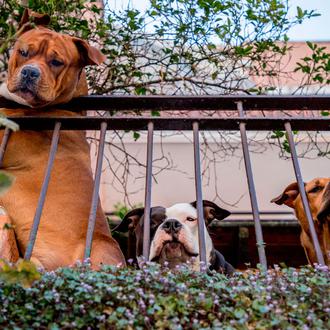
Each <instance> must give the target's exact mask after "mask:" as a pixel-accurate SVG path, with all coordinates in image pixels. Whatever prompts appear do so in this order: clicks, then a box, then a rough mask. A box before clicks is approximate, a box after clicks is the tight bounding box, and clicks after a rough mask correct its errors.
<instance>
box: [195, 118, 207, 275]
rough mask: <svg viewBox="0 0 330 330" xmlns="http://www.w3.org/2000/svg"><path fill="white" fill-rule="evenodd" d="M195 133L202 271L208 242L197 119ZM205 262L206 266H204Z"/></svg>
mask: <svg viewBox="0 0 330 330" xmlns="http://www.w3.org/2000/svg"><path fill="white" fill-rule="evenodd" d="M193 135H194V164H195V188H196V208H197V221H198V243H199V260H200V261H201V264H200V269H201V271H206V268H207V259H206V243H205V221H204V209H203V192H202V172H201V158H200V149H199V124H198V122H197V121H195V122H194V123H193ZM203 264H204V267H203Z"/></svg>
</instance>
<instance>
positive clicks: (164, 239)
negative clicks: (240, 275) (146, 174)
mask: <svg viewBox="0 0 330 330" xmlns="http://www.w3.org/2000/svg"><path fill="white" fill-rule="evenodd" d="M203 208H204V219H205V224H204V225H205V230H204V231H205V242H206V256H207V258H208V267H209V268H210V269H214V270H216V271H219V272H223V273H225V274H228V275H230V274H232V273H233V272H234V271H235V270H234V268H233V266H232V265H231V264H229V263H228V262H226V260H225V258H224V257H223V255H222V254H221V253H220V252H218V251H217V250H215V249H214V247H213V243H212V240H211V237H210V235H209V233H208V231H207V227H208V226H209V225H210V223H211V222H212V221H213V220H215V219H218V220H222V219H224V218H226V217H227V216H229V215H230V212H229V211H227V210H224V209H222V208H220V207H219V206H217V205H216V204H215V203H213V202H210V201H206V200H204V201H203ZM143 214H144V208H137V209H134V210H132V211H130V212H129V213H127V214H126V215H125V217H124V219H123V220H122V222H121V223H120V224H119V225H118V226H117V227H116V228H115V229H114V231H119V232H129V237H128V240H129V242H128V245H129V249H131V250H132V248H133V249H134V250H135V251H134V252H135V253H134V254H135V256H136V258H137V260H138V261H139V260H140V256H141V255H142V248H143V221H144V216H143ZM150 243H151V244H150V254H149V261H155V262H159V263H160V264H164V263H167V265H168V267H170V268H174V267H175V266H176V265H178V264H182V263H186V262H187V261H190V264H191V265H192V268H193V269H195V270H199V258H198V257H199V243H198V224H197V209H196V202H193V203H190V204H189V203H179V204H174V205H173V206H171V207H168V208H164V207H162V206H156V207H152V208H151V219H150ZM131 252H132V251H131ZM129 254H130V255H132V253H129Z"/></svg>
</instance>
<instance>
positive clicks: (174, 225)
mask: <svg viewBox="0 0 330 330" xmlns="http://www.w3.org/2000/svg"><path fill="white" fill-rule="evenodd" d="M181 228H182V224H181V223H180V222H179V221H178V220H176V219H168V220H166V221H165V222H164V223H163V225H162V229H164V230H165V232H166V233H168V234H171V233H177V232H178V231H179V230H180V229H181Z"/></svg>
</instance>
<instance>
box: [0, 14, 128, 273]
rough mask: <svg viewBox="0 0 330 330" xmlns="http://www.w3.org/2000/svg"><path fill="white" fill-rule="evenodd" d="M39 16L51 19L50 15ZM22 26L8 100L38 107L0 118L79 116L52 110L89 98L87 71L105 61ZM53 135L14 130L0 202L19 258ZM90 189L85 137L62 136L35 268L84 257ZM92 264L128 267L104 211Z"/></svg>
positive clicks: (90, 50)
mask: <svg viewBox="0 0 330 330" xmlns="http://www.w3.org/2000/svg"><path fill="white" fill-rule="evenodd" d="M25 16H27V15H25ZM39 18H40V19H42V20H44V19H45V17H44V16H39ZM36 19H38V17H36ZM35 22H37V20H35ZM23 24H25V29H24V31H23V33H22V34H21V35H20V37H19V38H18V40H17V42H16V44H15V46H14V50H13V53H12V55H11V58H10V61H9V73H8V81H7V85H6V86H4V87H2V95H4V96H5V97H7V98H10V99H13V100H14V101H16V102H18V103H21V104H24V105H28V106H30V107H31V108H32V109H26V108H18V109H15V110H9V109H1V113H3V114H5V115H10V116H15V115H28V116H35V115H37V116H46V117H49V116H59V115H65V116H75V114H74V113H73V112H69V111H63V110H57V109H56V107H54V105H56V104H59V103H64V102H67V101H69V100H71V99H72V98H73V97H77V96H81V95H86V94H87V83H86V79H85V74H84V71H83V68H84V67H85V66H86V65H98V64H100V63H102V62H103V61H104V59H105V57H104V56H103V55H102V53H101V52H100V51H99V50H98V49H96V48H94V47H91V46H90V45H88V43H87V42H85V41H84V40H81V39H78V38H74V37H70V36H68V35H62V34H59V33H56V32H54V31H51V30H49V29H46V28H45V27H41V26H37V27H36V28H34V29H30V30H28V28H27V27H28V23H27V22H23ZM26 30H28V31H26ZM45 106H47V108H44V107H45ZM35 108H37V109H35ZM51 137H52V132H49V131H41V132H35V131H18V132H15V133H13V134H12V136H11V138H10V140H9V144H8V146H7V150H6V153H5V157H4V161H3V166H2V167H3V169H4V170H6V171H7V172H9V173H11V174H12V175H13V176H14V177H15V178H16V180H15V183H14V185H13V186H12V188H11V189H10V190H9V192H8V193H7V194H5V195H4V196H3V197H2V198H1V205H2V206H3V207H4V208H5V209H6V211H7V212H8V214H9V216H10V220H11V222H12V224H13V225H14V229H15V234H16V237H17V242H18V248H19V253H20V255H21V256H22V255H24V253H25V250H26V247H27V243H28V239H29V233H30V230H31V226H32V222H33V218H34V214H35V210H36V207H37V201H38V198H39V193H40V188H41V185H42V181H43V177H44V173H45V167H46V163H47V159H48V156H49V149H50V142H51ZM92 191H93V176H92V171H91V166H90V151H89V145H88V143H87V141H86V138H85V132H82V131H62V132H61V134H60V140H59V145H58V151H57V154H56V158H55V162H54V167H53V171H52V174H51V179H50V183H49V187H48V192H47V198H46V202H45V205H44V209H43V212H42V217H41V221H40V226H39V230H38V234H37V239H36V243H35V246H34V250H33V254H32V258H31V260H32V261H33V262H34V263H35V264H36V265H38V266H41V267H43V268H45V269H47V270H51V269H55V268H57V267H61V266H68V265H72V264H73V263H74V262H75V261H76V260H79V259H80V260H81V259H82V258H83V253H84V247H85V240H86V231H87V220H88V216H89V212H90V203H91V198H92ZM8 244H10V242H9V243H8ZM1 245H2V246H3V245H4V242H2V244H0V246H1ZM91 262H92V265H93V266H94V267H95V268H98V267H99V265H100V264H101V263H102V264H112V265H113V264H120V263H121V264H124V263H125V261H124V257H123V255H122V253H121V251H120V249H119V246H118V244H117V243H116V241H115V240H114V239H113V238H112V237H111V233H110V230H109V228H108V224H107V221H106V218H105V216H104V214H103V212H102V209H101V207H100V206H99V207H98V210H97V218H96V225H95V231H94V236H93V244H92V254H91Z"/></svg>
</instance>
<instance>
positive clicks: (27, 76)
mask: <svg viewBox="0 0 330 330" xmlns="http://www.w3.org/2000/svg"><path fill="white" fill-rule="evenodd" d="M21 77H22V79H23V80H24V81H35V80H37V79H38V78H39V77H40V70H39V69H38V68H37V67H35V66H32V65H26V66H25V67H24V68H23V69H22V71H21Z"/></svg>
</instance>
